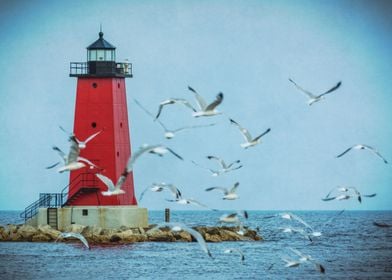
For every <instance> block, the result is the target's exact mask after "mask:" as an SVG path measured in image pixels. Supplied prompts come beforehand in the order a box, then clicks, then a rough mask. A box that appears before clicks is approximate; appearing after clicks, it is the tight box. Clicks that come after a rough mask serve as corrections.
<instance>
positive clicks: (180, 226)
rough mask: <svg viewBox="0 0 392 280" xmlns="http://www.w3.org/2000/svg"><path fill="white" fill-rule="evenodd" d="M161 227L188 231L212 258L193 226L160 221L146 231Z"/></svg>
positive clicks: (204, 242)
mask: <svg viewBox="0 0 392 280" xmlns="http://www.w3.org/2000/svg"><path fill="white" fill-rule="evenodd" d="M162 227H169V228H170V230H171V231H181V230H183V231H186V232H188V233H189V234H190V235H192V237H193V238H194V239H196V241H197V242H198V243H199V245H200V247H201V249H202V250H203V251H204V252H205V253H206V254H207V255H208V256H209V257H211V258H212V255H211V252H210V250H209V249H208V247H207V243H206V241H205V240H204V238H203V236H202V235H201V234H200V233H199V232H198V231H196V230H194V229H193V228H190V227H188V226H186V225H184V224H181V223H161V224H158V225H157V226H155V227H153V228H152V229H150V230H149V231H147V232H151V231H155V230H158V229H159V228H162Z"/></svg>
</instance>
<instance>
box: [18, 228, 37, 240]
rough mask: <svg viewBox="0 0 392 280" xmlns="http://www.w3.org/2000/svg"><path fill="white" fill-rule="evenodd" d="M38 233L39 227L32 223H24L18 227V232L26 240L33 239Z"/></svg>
mask: <svg viewBox="0 0 392 280" xmlns="http://www.w3.org/2000/svg"><path fill="white" fill-rule="evenodd" d="M37 233H38V231H37V228H35V227H33V226H30V225H23V226H21V227H20V228H19V229H18V234H19V235H20V236H21V238H22V239H23V240H25V241H31V240H32V238H33V236H34V235H35V234H37Z"/></svg>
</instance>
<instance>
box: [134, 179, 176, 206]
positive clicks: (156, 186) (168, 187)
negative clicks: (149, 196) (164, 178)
mask: <svg viewBox="0 0 392 280" xmlns="http://www.w3.org/2000/svg"><path fill="white" fill-rule="evenodd" d="M147 190H150V191H152V192H161V191H163V190H169V191H170V192H171V194H172V195H173V196H174V197H175V198H176V199H179V198H180V197H181V192H180V190H179V189H178V188H177V187H176V186H174V185H173V184H166V183H160V184H157V183H153V184H152V186H149V187H147V188H145V189H144V191H143V192H142V193H141V194H140V198H139V202H140V201H141V200H142V198H143V196H144V193H145V192H146V191H147Z"/></svg>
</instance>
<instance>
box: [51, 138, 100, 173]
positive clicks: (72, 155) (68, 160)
mask: <svg viewBox="0 0 392 280" xmlns="http://www.w3.org/2000/svg"><path fill="white" fill-rule="evenodd" d="M70 142H71V146H70V149H69V153H68V155H67V154H65V153H64V152H63V151H62V150H61V149H60V148H58V147H56V146H53V150H54V151H56V152H57V153H58V154H59V156H60V157H61V159H62V160H63V161H64V166H62V167H60V168H59V169H57V171H58V172H59V173H63V172H65V171H72V170H77V169H80V168H83V167H85V166H86V164H85V163H87V164H88V165H90V168H93V167H98V166H96V165H95V164H94V163H92V162H91V161H89V160H88V159H86V158H84V157H81V156H79V154H80V148H79V144H78V142H77V140H76V137H75V136H71V137H70ZM58 164H60V162H57V163H55V164H52V165H51V166H48V167H46V169H51V168H53V167H55V166H57V165H58Z"/></svg>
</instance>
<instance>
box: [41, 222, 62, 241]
mask: <svg viewBox="0 0 392 280" xmlns="http://www.w3.org/2000/svg"><path fill="white" fill-rule="evenodd" d="M38 231H39V233H42V234H44V235H46V236H47V237H49V238H50V239H51V240H56V239H57V238H58V237H59V235H60V234H61V232H60V231H58V230H56V229H53V228H52V227H51V226H50V225H39V226H38Z"/></svg>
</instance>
